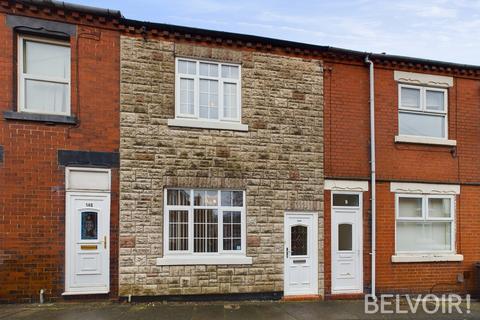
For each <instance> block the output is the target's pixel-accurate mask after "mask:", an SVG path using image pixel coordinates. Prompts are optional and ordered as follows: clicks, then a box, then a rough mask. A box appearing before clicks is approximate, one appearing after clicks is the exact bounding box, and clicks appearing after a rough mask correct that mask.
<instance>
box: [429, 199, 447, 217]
mask: <svg viewBox="0 0 480 320" xmlns="http://www.w3.org/2000/svg"><path fill="white" fill-rule="evenodd" d="M450 209H451V199H449V198H445V199H439V198H429V199H428V216H429V217H435V218H450V217H451V212H450V211H451V210H450Z"/></svg>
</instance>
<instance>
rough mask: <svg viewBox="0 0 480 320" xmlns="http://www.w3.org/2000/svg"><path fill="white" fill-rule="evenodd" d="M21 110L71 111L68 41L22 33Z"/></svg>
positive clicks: (64, 113)
mask: <svg viewBox="0 0 480 320" xmlns="http://www.w3.org/2000/svg"><path fill="white" fill-rule="evenodd" d="M18 111H21V112H32V113H44V114H56V115H70V46H69V43H68V42H62V41H55V40H44V39H39V38H34V37H27V36H19V37H18Z"/></svg>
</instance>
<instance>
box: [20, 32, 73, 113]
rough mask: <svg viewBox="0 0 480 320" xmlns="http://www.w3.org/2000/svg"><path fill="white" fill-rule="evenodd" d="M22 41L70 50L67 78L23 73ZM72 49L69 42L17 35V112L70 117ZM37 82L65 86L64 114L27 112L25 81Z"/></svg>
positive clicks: (37, 111) (39, 111)
mask: <svg viewBox="0 0 480 320" xmlns="http://www.w3.org/2000/svg"><path fill="white" fill-rule="evenodd" d="M24 41H32V42H38V43H45V44H52V45H57V46H62V47H68V48H69V49H70V60H69V68H68V75H67V78H57V77H51V76H43V75H40V76H39V75H30V74H26V73H24V72H23V70H24V58H25V56H24ZM71 69H72V47H71V45H70V42H68V41H62V40H55V39H50V38H44V37H36V36H30V35H25V34H18V35H17V111H18V112H24V113H33V114H48V115H62V116H70V115H71V90H72V89H71V87H72V70H71ZM27 79H29V80H37V81H44V82H50V83H61V84H65V85H67V100H66V108H65V112H54V111H48V112H47V111H41V110H29V109H27V108H26V106H25V95H26V91H25V82H26V80H27Z"/></svg>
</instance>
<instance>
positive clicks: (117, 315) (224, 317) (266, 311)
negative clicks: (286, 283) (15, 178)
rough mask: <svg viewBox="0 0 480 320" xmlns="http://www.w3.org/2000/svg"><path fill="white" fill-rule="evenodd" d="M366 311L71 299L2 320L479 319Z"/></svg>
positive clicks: (317, 304) (473, 312)
mask: <svg viewBox="0 0 480 320" xmlns="http://www.w3.org/2000/svg"><path fill="white" fill-rule="evenodd" d="M463 307H464V309H462V310H463V311H464V313H462V314H458V313H454V314H442V313H441V312H437V313H435V314H427V313H425V312H423V311H419V312H417V313H415V314H413V313H406V314H381V313H375V314H365V311H364V310H365V309H364V303H363V300H352V301H314V302H313V301H312V302H274V301H270V302H269V301H263V302H238V303H237V302H212V303H192V302H190V303H178V302H176V303H162V302H150V303H131V304H129V303H118V302H69V303H55V304H43V305H38V304H29V305H27V304H18V305H0V320H7V319H8V320H26V319H35V320H56V319H59V320H216V319H221V320H319V319H321V320H367V319H374V320H376V319H388V320H391V319H393V320H395V319H398V320H406V319H425V320H427V319H432V320H437V319H438V320H443V319H444V320H456V319H458V320H460V319H462V320H463V319H466V320H469V319H480V302H472V304H471V307H470V313H466V312H465V311H466V309H465V305H464V306H463Z"/></svg>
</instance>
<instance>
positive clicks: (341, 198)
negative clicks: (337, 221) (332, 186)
mask: <svg viewBox="0 0 480 320" xmlns="http://www.w3.org/2000/svg"><path fill="white" fill-rule="evenodd" d="M333 205H334V206H340V207H358V206H359V197H358V194H341V193H336V194H333Z"/></svg>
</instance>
